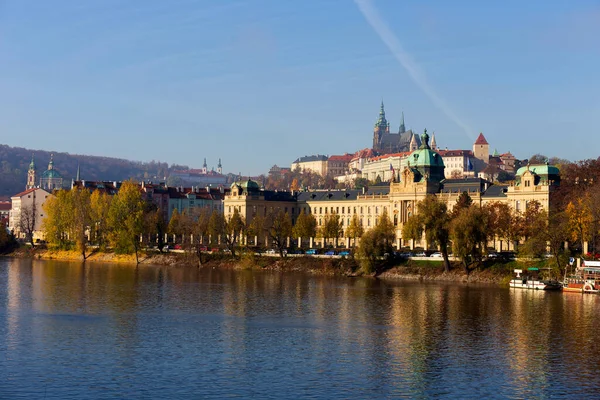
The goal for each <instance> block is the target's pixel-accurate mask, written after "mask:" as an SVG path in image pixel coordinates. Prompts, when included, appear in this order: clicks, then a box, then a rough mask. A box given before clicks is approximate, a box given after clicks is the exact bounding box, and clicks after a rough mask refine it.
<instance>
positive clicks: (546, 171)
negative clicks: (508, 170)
mask: <svg viewBox="0 0 600 400" xmlns="http://www.w3.org/2000/svg"><path fill="white" fill-rule="evenodd" d="M528 169H529V171H531V172H533V173H534V174H536V175H542V176H543V175H545V176H548V175H560V171H559V169H558V168H556V167H555V166H554V165H549V164H534V165H527V166H525V167H521V168H519V169H518V170H517V176H522V175H523V173H524V172H525V171H527V170H528Z"/></svg>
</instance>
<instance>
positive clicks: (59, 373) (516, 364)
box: [0, 259, 600, 399]
mask: <svg viewBox="0 0 600 400" xmlns="http://www.w3.org/2000/svg"><path fill="white" fill-rule="evenodd" d="M599 313H600V296H595V295H581V294H574V293H568V294H563V293H544V292H531V291H523V290H520V291H518V290H515V289H506V288H496V287H490V286H466V285H458V284H422V283H415V282H400V281H399V282H389V281H386V282H383V281H378V280H372V279H357V278H354V279H353V278H332V277H320V276H310V275H303V274H281V273H273V272H260V271H259V272H257V271H221V270H198V269H196V268H172V267H171V268H166V267H152V266H144V267H140V268H137V269H136V268H134V267H132V266H121V265H107V264H92V263H90V264H88V265H85V266H84V265H82V264H80V263H65V262H52V261H37V260H35V261H32V260H15V259H0V320H1V322H0V398H1V399H107V398H127V399H138V398H139V399H150V398H156V399H171V398H173V399H195V398H218V399H221V398H225V397H240V398H260V399H266V398H277V399H282V398H285V399H290V398H291V399H296V398H323V399H335V398H360V399H366V398H402V397H405V398H429V397H446V398H473V397H478V398H578V399H580V398H598V397H600V370H599V368H598V367H599V365H600V346H599V342H600V337H599V335H600V330H599V328H600V321H599V320H600V319H599V318H598V315H599Z"/></svg>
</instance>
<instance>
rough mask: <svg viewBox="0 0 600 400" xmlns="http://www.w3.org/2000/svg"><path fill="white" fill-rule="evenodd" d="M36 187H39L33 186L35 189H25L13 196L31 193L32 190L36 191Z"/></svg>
mask: <svg viewBox="0 0 600 400" xmlns="http://www.w3.org/2000/svg"><path fill="white" fill-rule="evenodd" d="M35 189H37V188H33V189H27V190H25V191H24V192H21V193H17V194H15V195H14V196H12V197H23V196H25V195H26V194H29V193H31V192H35Z"/></svg>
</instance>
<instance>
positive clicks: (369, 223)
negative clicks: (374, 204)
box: [367, 218, 371, 226]
mask: <svg viewBox="0 0 600 400" xmlns="http://www.w3.org/2000/svg"><path fill="white" fill-rule="evenodd" d="M367 226H371V218H367Z"/></svg>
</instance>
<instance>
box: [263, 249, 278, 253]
mask: <svg viewBox="0 0 600 400" xmlns="http://www.w3.org/2000/svg"><path fill="white" fill-rule="evenodd" d="M265 253H267V254H277V250H275V249H269V250H267V251H266V252H265Z"/></svg>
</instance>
